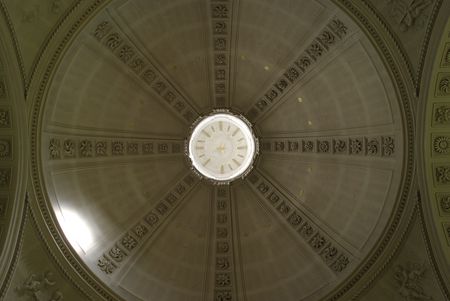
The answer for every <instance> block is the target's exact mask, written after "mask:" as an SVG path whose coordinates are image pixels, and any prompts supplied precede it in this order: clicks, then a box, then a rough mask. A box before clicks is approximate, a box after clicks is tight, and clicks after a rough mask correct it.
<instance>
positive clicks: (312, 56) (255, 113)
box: [246, 18, 349, 123]
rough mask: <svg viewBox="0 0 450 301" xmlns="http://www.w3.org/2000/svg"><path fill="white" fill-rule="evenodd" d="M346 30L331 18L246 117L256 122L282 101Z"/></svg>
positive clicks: (342, 24) (337, 20)
mask: <svg viewBox="0 0 450 301" xmlns="http://www.w3.org/2000/svg"><path fill="white" fill-rule="evenodd" d="M348 31H349V30H348V27H347V26H346V25H345V24H344V23H343V22H342V21H341V20H339V19H337V18H334V19H332V20H331V21H330V22H329V23H328V24H327V25H326V27H325V28H324V29H323V30H322V31H321V33H320V34H319V35H318V36H317V37H316V38H315V39H314V40H313V41H312V42H311V44H310V45H309V46H308V47H307V49H306V50H305V51H304V52H303V53H301V54H300V56H299V57H298V58H296V59H295V60H294V61H293V62H292V63H291V64H290V65H289V67H288V68H287V69H286V70H285V72H284V74H283V76H281V77H280V78H279V79H277V80H276V81H275V82H274V83H272V84H271V86H270V88H268V90H266V91H264V92H263V94H262V95H261V96H260V97H259V98H258V100H256V101H255V103H254V104H253V105H252V106H251V107H250V108H249V109H248V111H247V115H246V116H247V118H248V119H250V121H252V122H253V123H256V122H258V121H259V120H260V119H261V118H262V117H264V116H265V115H266V114H267V113H268V112H269V111H271V110H272V109H273V108H275V107H276V106H278V105H279V104H280V103H282V100H283V99H284V97H285V96H286V94H287V92H288V91H290V90H291V89H292V88H293V87H295V86H296V85H298V84H299V82H300V80H301V78H303V77H304V75H305V74H307V73H309V72H310V71H311V70H312V69H313V68H314V66H315V65H316V64H317V63H319V62H320V61H321V60H323V58H324V57H325V56H327V54H328V53H330V51H331V50H332V49H334V48H335V47H336V46H337V45H338V44H340V43H341V42H342V41H343V40H344V38H345V37H346V36H347V35H348Z"/></svg>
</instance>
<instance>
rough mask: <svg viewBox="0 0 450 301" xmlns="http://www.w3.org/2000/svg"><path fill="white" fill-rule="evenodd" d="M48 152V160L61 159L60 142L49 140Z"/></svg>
mask: <svg viewBox="0 0 450 301" xmlns="http://www.w3.org/2000/svg"><path fill="white" fill-rule="evenodd" d="M48 150H49V152H50V159H60V158H61V142H60V141H59V140H58V139H54V138H53V139H50V143H49V147H48Z"/></svg>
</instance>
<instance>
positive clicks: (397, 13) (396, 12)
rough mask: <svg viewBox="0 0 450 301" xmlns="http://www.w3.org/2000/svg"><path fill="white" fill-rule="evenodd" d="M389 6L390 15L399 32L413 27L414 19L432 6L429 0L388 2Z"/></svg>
mask: <svg viewBox="0 0 450 301" xmlns="http://www.w3.org/2000/svg"><path fill="white" fill-rule="evenodd" d="M387 2H388V5H391V15H392V17H394V18H395V19H396V20H397V22H398V24H399V26H400V30H401V31H403V32H404V31H407V30H408V29H409V28H410V27H411V26H413V25H414V23H415V22H416V19H417V18H419V17H420V16H421V14H422V13H423V11H424V10H425V9H426V8H427V7H428V6H429V5H430V4H432V1H431V0H388V1H387Z"/></svg>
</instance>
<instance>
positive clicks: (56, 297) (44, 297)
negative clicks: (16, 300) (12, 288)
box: [16, 272, 63, 301]
mask: <svg viewBox="0 0 450 301" xmlns="http://www.w3.org/2000/svg"><path fill="white" fill-rule="evenodd" d="M52 278H53V273H52V272H45V273H44V274H41V275H36V274H31V275H30V276H29V277H28V278H27V279H26V280H25V281H24V283H23V284H22V285H20V286H18V287H17V288H16V291H17V294H18V295H19V296H29V297H32V300H34V301H61V300H63V295H62V293H61V292H60V291H58V290H57V291H54V292H53V293H52V292H51V290H50V289H49V288H50V287H52V286H54V285H55V284H56V282H55V281H54V280H52Z"/></svg>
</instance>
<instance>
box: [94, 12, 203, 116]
mask: <svg viewBox="0 0 450 301" xmlns="http://www.w3.org/2000/svg"><path fill="white" fill-rule="evenodd" d="M92 36H93V38H94V39H95V40H97V41H98V43H100V44H101V45H102V46H103V47H104V48H106V49H108V50H110V51H111V53H113V54H114V55H115V57H116V58H117V60H119V61H120V62H121V63H122V64H124V65H126V67H127V68H128V69H129V70H130V71H131V72H132V73H134V74H135V75H136V76H137V77H139V79H140V81H141V82H142V83H143V85H144V86H146V87H147V88H149V90H150V91H152V92H153V94H154V95H155V96H157V98H158V100H159V101H160V102H161V103H163V105H165V106H167V107H169V108H170V109H171V111H172V112H174V113H175V114H176V115H177V116H178V117H180V118H181V119H182V120H184V121H185V122H186V123H188V124H191V123H192V122H194V121H195V120H196V119H197V117H198V116H199V113H198V111H197V110H196V108H195V106H194V105H192V104H191V102H190V101H189V100H188V99H187V98H186V97H184V96H183V95H181V93H180V92H179V91H178V90H177V89H176V87H175V86H174V85H173V84H172V83H171V82H170V81H169V79H167V78H166V77H165V76H164V75H163V74H162V72H161V71H160V70H158V68H157V67H156V64H155V63H154V62H152V61H151V60H150V59H149V58H147V57H146V56H145V55H144V54H142V53H141V52H140V51H139V50H138V48H137V47H136V46H135V45H134V44H133V43H132V42H131V41H130V40H129V39H128V38H127V37H126V35H125V34H124V33H122V32H121V31H120V30H119V27H118V26H117V25H116V24H115V23H113V21H112V20H104V21H101V22H100V23H98V25H97V27H96V28H95V30H94V31H93V32H92Z"/></svg>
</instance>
